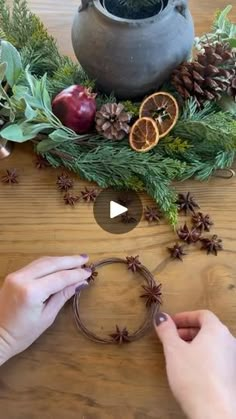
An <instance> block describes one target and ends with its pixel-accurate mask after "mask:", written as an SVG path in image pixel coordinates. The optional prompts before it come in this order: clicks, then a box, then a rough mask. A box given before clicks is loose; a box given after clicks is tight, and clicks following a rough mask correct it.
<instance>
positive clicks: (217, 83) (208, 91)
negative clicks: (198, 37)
mask: <svg viewBox="0 0 236 419" xmlns="http://www.w3.org/2000/svg"><path fill="white" fill-rule="evenodd" d="M234 75H235V53H234V51H233V49H232V48H231V47H230V46H229V45H228V44H225V43H220V42H218V43H216V44H215V45H211V44H207V45H205V46H204V52H202V53H200V54H198V55H197V57H196V59H195V61H192V62H184V63H183V64H181V65H180V66H179V67H178V68H177V69H176V70H174V72H173V74H172V78H171V80H172V84H173V85H174V87H175V88H176V90H177V91H178V93H179V94H180V95H181V96H182V97H183V99H184V100H187V99H189V98H190V97H194V98H195V99H196V101H197V104H198V106H199V107H201V106H202V105H203V104H204V102H205V101H213V100H218V99H220V98H221V96H222V94H223V93H225V92H227V90H228V89H229V86H230V85H231V81H232V78H233V77H234Z"/></svg>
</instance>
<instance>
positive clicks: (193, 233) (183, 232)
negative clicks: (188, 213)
mask: <svg viewBox="0 0 236 419" xmlns="http://www.w3.org/2000/svg"><path fill="white" fill-rule="evenodd" d="M177 234H178V236H179V238H180V239H181V240H183V241H185V242H186V243H188V244H191V243H196V242H197V241H198V240H199V239H200V236H201V232H200V231H199V230H197V229H196V228H192V229H191V230H190V229H189V228H188V226H187V224H186V223H185V224H184V226H183V227H180V228H179V230H177Z"/></svg>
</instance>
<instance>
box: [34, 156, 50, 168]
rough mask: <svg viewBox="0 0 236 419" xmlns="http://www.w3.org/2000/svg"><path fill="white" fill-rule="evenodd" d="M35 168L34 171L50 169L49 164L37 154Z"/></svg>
mask: <svg viewBox="0 0 236 419" xmlns="http://www.w3.org/2000/svg"><path fill="white" fill-rule="evenodd" d="M35 167H36V169H46V168H47V167H50V163H49V162H48V161H47V160H46V159H45V158H44V157H43V156H41V154H37V155H36V159H35Z"/></svg>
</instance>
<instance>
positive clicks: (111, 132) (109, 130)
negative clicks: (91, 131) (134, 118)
mask: <svg viewBox="0 0 236 419" xmlns="http://www.w3.org/2000/svg"><path fill="white" fill-rule="evenodd" d="M130 120H131V115H130V114H129V113H127V112H125V110H124V106H123V105H122V104H121V103H118V104H117V103H107V104H106V105H103V106H102V107H101V109H100V111H98V112H97V113H96V129H97V132H98V133H99V134H102V135H103V136H104V137H105V138H107V139H108V140H123V138H124V137H125V136H126V135H127V134H129V131H130V126H129V123H130Z"/></svg>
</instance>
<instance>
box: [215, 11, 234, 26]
mask: <svg viewBox="0 0 236 419" xmlns="http://www.w3.org/2000/svg"><path fill="white" fill-rule="evenodd" d="M231 10H232V6H231V5H228V6H227V7H226V8H225V9H224V10H222V12H221V13H220V16H219V17H218V25H219V27H220V28H224V25H225V20H226V18H227V16H228V14H229V13H230V12H231Z"/></svg>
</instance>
